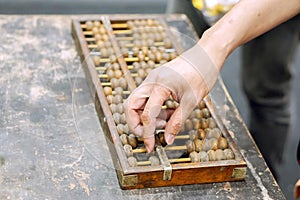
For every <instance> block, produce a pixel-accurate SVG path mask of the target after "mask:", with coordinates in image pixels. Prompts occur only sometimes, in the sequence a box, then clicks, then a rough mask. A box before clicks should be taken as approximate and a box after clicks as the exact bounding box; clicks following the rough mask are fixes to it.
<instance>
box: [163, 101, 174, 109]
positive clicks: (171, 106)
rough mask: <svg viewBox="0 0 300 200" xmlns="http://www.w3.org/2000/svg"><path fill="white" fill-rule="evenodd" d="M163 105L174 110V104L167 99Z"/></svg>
mask: <svg viewBox="0 0 300 200" xmlns="http://www.w3.org/2000/svg"><path fill="white" fill-rule="evenodd" d="M165 105H166V106H167V108H168V109H175V104H174V101H173V100H171V99H169V100H167V101H166V102H165Z"/></svg>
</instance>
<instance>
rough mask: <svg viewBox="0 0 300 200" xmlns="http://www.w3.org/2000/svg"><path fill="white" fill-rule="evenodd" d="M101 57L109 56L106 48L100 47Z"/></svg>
mask: <svg viewBox="0 0 300 200" xmlns="http://www.w3.org/2000/svg"><path fill="white" fill-rule="evenodd" d="M100 53H101V57H102V58H107V57H108V56H109V53H108V50H107V49H106V48H102V49H100Z"/></svg>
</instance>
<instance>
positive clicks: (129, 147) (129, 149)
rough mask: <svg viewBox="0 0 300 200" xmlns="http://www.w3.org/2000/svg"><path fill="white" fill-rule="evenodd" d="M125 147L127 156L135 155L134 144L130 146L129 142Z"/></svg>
mask: <svg viewBox="0 0 300 200" xmlns="http://www.w3.org/2000/svg"><path fill="white" fill-rule="evenodd" d="M123 149H124V151H125V154H126V156H127V157H131V156H133V152H132V146H130V145H129V144H125V145H124V146H123Z"/></svg>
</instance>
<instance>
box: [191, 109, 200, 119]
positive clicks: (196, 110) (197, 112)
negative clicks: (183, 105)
mask: <svg viewBox="0 0 300 200" xmlns="http://www.w3.org/2000/svg"><path fill="white" fill-rule="evenodd" d="M193 112H194V117H195V118H198V119H200V118H202V112H201V110H200V109H199V108H197V109H195V110H194V111H193Z"/></svg>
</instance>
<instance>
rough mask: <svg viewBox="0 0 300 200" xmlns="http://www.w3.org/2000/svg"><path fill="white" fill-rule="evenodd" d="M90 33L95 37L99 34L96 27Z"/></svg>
mask: <svg viewBox="0 0 300 200" xmlns="http://www.w3.org/2000/svg"><path fill="white" fill-rule="evenodd" d="M92 32H93V34H94V35H96V34H98V33H99V29H98V28H97V27H93V28H92Z"/></svg>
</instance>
